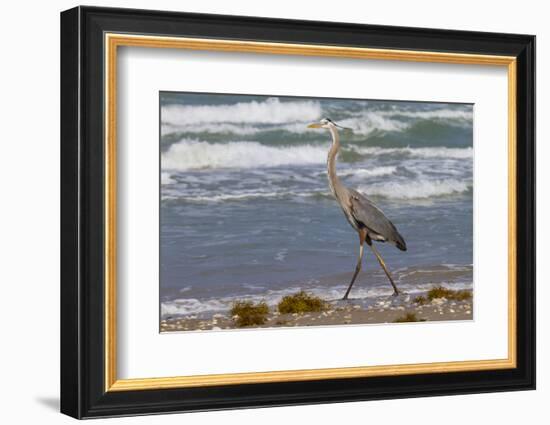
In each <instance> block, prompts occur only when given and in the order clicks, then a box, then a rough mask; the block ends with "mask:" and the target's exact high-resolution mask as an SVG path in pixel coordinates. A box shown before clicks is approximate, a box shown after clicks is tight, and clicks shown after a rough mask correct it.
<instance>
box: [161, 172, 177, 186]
mask: <svg viewBox="0 0 550 425" xmlns="http://www.w3.org/2000/svg"><path fill="white" fill-rule="evenodd" d="M175 182H176V181H175V180H174V179H173V178H172V176H171V175H170V174H169V173H166V172H162V173H160V184H173V183H175Z"/></svg>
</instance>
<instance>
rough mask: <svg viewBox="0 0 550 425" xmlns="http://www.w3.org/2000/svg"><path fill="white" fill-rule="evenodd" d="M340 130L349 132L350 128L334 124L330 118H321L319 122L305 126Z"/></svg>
mask: <svg viewBox="0 0 550 425" xmlns="http://www.w3.org/2000/svg"><path fill="white" fill-rule="evenodd" d="M335 127H337V128H341V129H342V130H351V129H350V128H346V127H342V126H341V125H338V124H336V123H335V122H334V121H332V120H331V119H330V118H323V119H322V120H320V121H319V122H314V123H311V124H310V125H308V126H307V128H326V129H331V128H335Z"/></svg>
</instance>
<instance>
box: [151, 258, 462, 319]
mask: <svg viewBox="0 0 550 425" xmlns="http://www.w3.org/2000/svg"><path fill="white" fill-rule="evenodd" d="M470 270H471V269H470ZM397 280H398V283H399V287H400V289H401V290H403V291H404V292H406V293H407V294H409V295H414V294H419V293H422V292H426V291H429V290H430V289H431V288H433V286H434V283H432V282H428V283H419V284H410V283H404V282H401V281H399V279H398V278H397ZM438 284H441V285H442V286H444V287H448V288H452V289H455V290H462V289H472V283H471V282H469V281H464V282H460V281H458V282H446V283H445V282H443V283H441V282H438ZM345 288H346V285H336V286H330V287H326V286H313V287H308V288H302V287H299V286H292V287H288V288H284V289H276V290H267V291H264V292H262V293H260V294H242V295H233V296H220V297H217V298H209V299H198V298H177V299H174V300H170V301H163V302H162V303H161V316H162V317H163V318H165V317H167V316H179V315H182V316H186V315H197V316H201V315H202V314H205V313H209V314H211V313H217V312H228V311H229V310H230V309H231V306H232V305H233V303H234V302H235V301H253V302H260V301H264V302H266V303H267V304H268V305H269V306H270V307H272V308H273V307H275V306H276V305H277V303H278V302H279V301H280V300H281V299H282V297H284V296H286V295H290V294H295V293H297V292H299V291H301V290H302V289H305V290H306V291H307V292H309V293H312V294H314V295H316V296H318V297H321V298H322V299H324V300H328V301H336V302H337V301H338V300H340V299H341V298H342V293H343V292H344V291H345ZM353 291H354V292H353V298H354V299H357V300H363V301H366V302H367V303H368V302H374V301H375V300H376V299H378V298H387V297H391V295H392V293H393V290H392V289H391V287H389V285H387V284H384V285H381V286H374V287H357V288H354V289H353Z"/></svg>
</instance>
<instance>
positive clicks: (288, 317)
mask: <svg viewBox="0 0 550 425" xmlns="http://www.w3.org/2000/svg"><path fill="white" fill-rule="evenodd" d="M419 295H420V296H422V294H415V295H414V296H411V295H407V294H404V295H401V296H398V297H393V296H387V297H380V298H378V299H377V300H376V301H374V302H369V303H368V304H366V303H365V300H361V299H356V300H353V299H349V300H347V301H341V300H339V301H329V302H328V303H327V308H326V309H325V310H324V311H321V312H310V313H301V314H300V313H292V314H280V313H279V312H278V311H276V309H275V308H271V309H270V311H269V313H268V315H267V320H266V322H265V323H264V324H263V325H257V326H254V328H279V327H294V326H330V325H346V324H369V323H396V322H399V321H404V322H424V321H446V320H471V319H472V318H473V314H472V299H471V298H470V299H467V300H461V301H458V300H452V299H451V300H448V299H446V298H435V299H432V300H430V301H428V302H425V303H424V304H422V303H418V302H415V301H414V300H415V299H416V297H417V296H419ZM407 315H408V317H407ZM412 315H414V316H412ZM237 319H238V318H237V317H231V316H230V313H229V312H228V313H226V314H222V313H217V314H213V315H212V316H211V317H201V318H199V317H196V316H195V315H189V316H178V317H174V318H165V319H163V320H162V321H161V323H160V331H161V332H182V331H206V330H224V329H237V328H238V326H237V325H236V320H237ZM411 319H412V320H411Z"/></svg>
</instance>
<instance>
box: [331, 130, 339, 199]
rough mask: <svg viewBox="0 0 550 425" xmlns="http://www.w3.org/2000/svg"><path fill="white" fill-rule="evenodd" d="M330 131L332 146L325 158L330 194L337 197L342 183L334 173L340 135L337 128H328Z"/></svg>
mask: <svg viewBox="0 0 550 425" xmlns="http://www.w3.org/2000/svg"><path fill="white" fill-rule="evenodd" d="M330 133H331V135H332V146H331V147H330V150H329V151H328V158H327V171H328V182H329V185H330V189H331V191H332V194H333V195H334V196H335V197H338V192H339V189H340V188H341V187H342V183H340V178H339V177H338V175H337V174H336V157H337V156H338V152H339V151H340V137H339V135H338V130H336V129H335V128H330Z"/></svg>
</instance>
